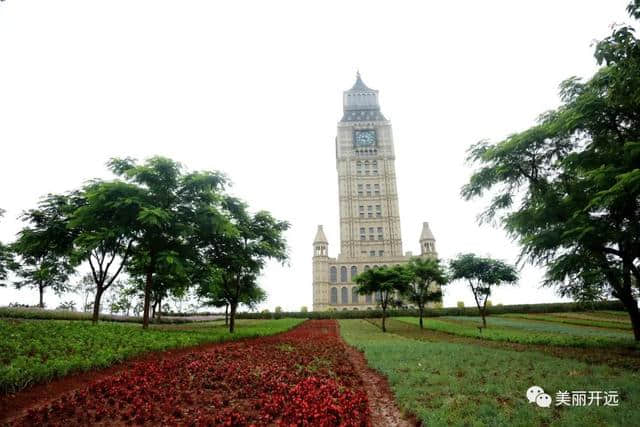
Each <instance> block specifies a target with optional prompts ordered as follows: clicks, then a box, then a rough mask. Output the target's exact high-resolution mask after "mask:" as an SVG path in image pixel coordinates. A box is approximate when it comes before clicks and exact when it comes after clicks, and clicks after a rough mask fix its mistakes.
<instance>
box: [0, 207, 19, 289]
mask: <svg viewBox="0 0 640 427" xmlns="http://www.w3.org/2000/svg"><path fill="white" fill-rule="evenodd" d="M3 215H4V210H2V209H0V218H2V216H3ZM17 268H18V264H17V263H16V262H15V259H14V257H13V251H12V250H11V247H10V246H7V245H4V244H3V243H2V242H0V286H5V285H6V283H5V281H6V280H7V277H8V275H9V271H11V270H16V269H17Z"/></svg>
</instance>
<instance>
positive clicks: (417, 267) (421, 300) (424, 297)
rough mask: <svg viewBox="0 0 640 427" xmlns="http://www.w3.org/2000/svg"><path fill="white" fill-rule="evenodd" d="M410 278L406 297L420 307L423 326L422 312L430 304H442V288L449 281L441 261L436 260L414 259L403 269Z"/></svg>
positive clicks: (405, 293)
mask: <svg viewBox="0 0 640 427" xmlns="http://www.w3.org/2000/svg"><path fill="white" fill-rule="evenodd" d="M401 268H402V269H404V270H405V271H406V272H407V274H408V278H409V284H408V286H407V288H406V290H405V291H404V296H405V297H406V298H407V299H408V300H409V301H410V302H412V303H413V304H415V305H416V306H417V307H418V311H419V312H420V325H421V326H422V312H423V311H424V307H425V306H426V304H427V303H429V302H436V303H437V302H441V301H442V291H441V289H440V287H441V286H443V285H446V284H447V283H448V281H449V278H448V277H447V275H446V273H445V271H444V269H443V268H442V266H441V265H440V261H439V260H438V259H436V258H426V259H423V258H412V259H411V261H410V262H409V264H407V265H404V266H402V267H401Z"/></svg>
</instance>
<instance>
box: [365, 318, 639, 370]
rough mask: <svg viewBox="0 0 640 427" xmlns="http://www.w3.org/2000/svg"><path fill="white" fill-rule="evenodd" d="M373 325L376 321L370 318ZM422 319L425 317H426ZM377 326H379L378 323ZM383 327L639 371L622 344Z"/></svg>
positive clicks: (398, 324) (395, 324)
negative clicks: (502, 338)
mask: <svg viewBox="0 0 640 427" xmlns="http://www.w3.org/2000/svg"><path fill="white" fill-rule="evenodd" d="M370 321H371V322H372V323H375V324H377V323H376V322H378V323H379V320H377V319H371V320H370ZM425 321H426V322H428V321H429V320H428V319H426V320H425ZM378 326H379V325H378ZM387 330H388V331H389V332H391V333H394V334H397V335H402V336H404V337H406V338H411V339H417V340H422V341H447V342H455V343H462V344H473V345H479V346H483V347H489V348H499V349H505V350H513V351H536V352H540V353H545V354H549V355H551V356H554V357H559V358H563V359H573V360H580V361H583V362H587V363H598V364H603V365H607V366H611V367H615V368H624V369H630V370H633V371H640V351H638V350H635V349H631V348H624V347H607V348H597V347H585V348H582V347H567V346H553V345H539V344H520V343H513V342H506V341H491V340H485V339H480V338H470V337H462V336H459V335H453V334H447V333H445V332H439V331H433V330H430V329H423V330H422V331H421V330H420V328H419V327H417V326H415V325H410V324H408V323H405V322H402V321H400V320H395V319H387Z"/></svg>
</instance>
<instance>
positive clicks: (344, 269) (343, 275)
mask: <svg viewBox="0 0 640 427" xmlns="http://www.w3.org/2000/svg"><path fill="white" fill-rule="evenodd" d="M340 281H341V282H342V283H344V282H346V281H347V267H345V266H342V267H340Z"/></svg>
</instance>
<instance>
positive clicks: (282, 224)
mask: <svg viewBox="0 0 640 427" xmlns="http://www.w3.org/2000/svg"><path fill="white" fill-rule="evenodd" d="M222 202H223V203H222V206H223V208H224V212H225V214H226V215H227V216H228V221H227V222H224V223H222V222H214V224H213V226H211V227H205V226H202V227H200V249H201V257H202V259H206V260H209V262H210V263H212V264H213V265H215V266H216V268H215V269H213V271H212V269H211V268H209V267H208V266H207V265H206V264H205V265H204V270H205V273H203V274H202V276H203V277H205V280H203V281H202V285H203V286H205V289H202V290H201V291H200V292H199V293H200V294H201V295H203V294H206V293H207V289H214V290H215V293H214V294H212V296H215V297H216V298H222V299H224V300H225V301H226V302H227V303H228V304H229V331H230V332H232V333H233V332H234V331H235V315H236V311H237V309H238V305H239V304H241V303H245V304H247V303H249V304H250V303H251V302H252V301H254V300H255V299H254V297H255V296H260V291H259V287H258V285H257V282H256V280H257V277H258V275H259V274H260V272H261V270H262V269H263V268H264V266H265V264H266V262H267V261H268V260H276V261H279V262H285V261H286V259H287V251H286V240H285V238H284V232H285V231H286V230H288V229H289V223H288V222H286V221H280V220H277V219H275V218H274V217H273V216H272V215H271V214H270V213H269V212H266V211H260V212H257V213H255V214H251V213H250V212H249V211H248V207H247V205H246V204H245V203H243V202H242V201H240V200H239V199H237V198H234V197H229V196H227V197H224V199H223V201H222ZM211 286H213V288H211ZM262 295H264V293H263V292H262ZM262 299H264V298H262Z"/></svg>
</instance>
